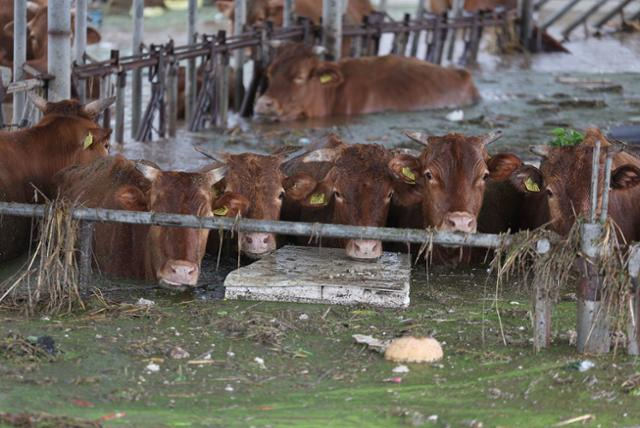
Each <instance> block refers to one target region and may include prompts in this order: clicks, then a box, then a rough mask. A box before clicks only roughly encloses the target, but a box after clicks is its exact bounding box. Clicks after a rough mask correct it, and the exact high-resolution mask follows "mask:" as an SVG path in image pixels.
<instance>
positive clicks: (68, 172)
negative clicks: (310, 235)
mask: <svg viewBox="0 0 640 428" xmlns="http://www.w3.org/2000/svg"><path fill="white" fill-rule="evenodd" d="M224 170H225V168H224V167H221V168H217V169H214V170H210V171H207V172H200V173H188V172H174V171H161V170H160V169H159V168H157V167H155V166H154V165H152V164H150V163H148V162H143V161H141V162H137V163H136V162H133V161H130V160H127V159H126V158H124V157H123V156H120V155H117V156H115V157H107V158H104V159H99V160H96V161H95V162H93V163H92V164H90V165H84V166H75V167H71V168H67V169H65V170H63V171H61V172H60V173H59V174H58V176H57V177H56V180H57V182H58V184H59V187H60V189H61V195H62V196H63V197H64V198H66V199H68V200H70V201H73V202H74V203H78V204H80V205H83V206H86V207H91V208H95V207H98V208H110V209H120V210H129V211H151V212H161V213H176V214H191V215H198V216H204V217H206V216H211V215H213V214H212V212H211V203H212V201H211V198H212V195H211V186H213V185H214V184H215V183H216V182H217V181H219V180H220V179H221V178H222V176H223V175H224ZM208 235H209V230H208V229H190V228H179V227H175V228H169V227H160V226H142V225H130V224H123V223H97V224H96V226H95V232H94V239H95V243H94V255H95V260H96V263H97V265H98V267H99V269H100V270H101V271H102V272H105V273H108V274H110V275H113V276H117V277H124V278H129V279H142V280H149V281H157V282H158V284H159V285H161V286H163V287H165V288H168V289H170V290H184V289H186V288H188V287H194V286H196V284H197V282H198V277H199V275H200V263H201V261H202V257H203V256H204V253H205V247H206V243H207V237H208Z"/></svg>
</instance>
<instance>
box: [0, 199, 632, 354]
mask: <svg viewBox="0 0 640 428" xmlns="http://www.w3.org/2000/svg"><path fill="white" fill-rule="evenodd" d="M50 209H51V206H50V205H49V206H45V205H33V204H22V203H13V202H0V217H1V216H4V215H8V216H19V217H30V218H44V217H45V216H46V215H47V213H48V210H50ZM69 215H70V216H71V217H72V218H73V219H76V220H79V221H80V226H79V229H80V231H79V249H78V252H79V270H80V285H85V286H86V285H87V284H88V283H89V281H90V279H91V275H92V267H91V265H92V246H93V225H94V223H96V222H111V223H127V224H138V225H156V226H163V227H185V228H201V229H209V230H228V231H236V232H264V233H277V234H282V235H294V236H310V237H317V238H323V237H327V238H352V239H375V240H381V241H391V242H401V243H415V244H422V245H429V246H433V245H448V246H471V247H484V248H493V249H499V248H504V247H505V246H507V245H510V244H511V243H512V242H513V240H514V238H513V236H512V235H508V234H500V235H497V234H485V233H472V234H464V233H458V232H447V231H434V230H431V229H400V228H389V227H361V226H349V225H339V224H322V223H303V222H285V221H269V220H252V219H244V218H227V217H217V216H214V217H198V216H192V215H180V214H170V213H152V212H138V211H122V210H111V209H101V208H82V207H75V208H72V209H70V211H69ZM585 226H587V229H589V226H593V225H592V224H586V225H583V229H584V228H585ZM583 235H584V236H586V237H587V239H586V240H585V239H584V236H583V242H586V244H584V245H586V247H587V248H586V250H587V251H585V253H586V254H587V256H593V253H590V252H589V251H588V250H589V248H591V247H589V246H594V245H595V243H594V241H593V239H590V238H593V236H594V235H593V233H591V234H589V233H587V232H584V233H583ZM551 245H552V242H550V240H549V239H547V238H541V239H538V240H537V241H536V252H537V254H538V256H540V257H542V256H544V255H545V254H547V253H549V251H550V249H551ZM591 251H592V252H593V249H592V250H591ZM598 251H599V249H598V248H596V251H595V253H598ZM628 270H629V276H630V277H631V282H632V284H633V288H632V289H631V290H630V294H629V307H630V309H631V312H630V319H629V322H628V324H627V339H628V343H627V352H628V353H629V354H631V355H639V354H640V324H639V322H640V318H639V314H638V311H639V309H640V287H638V274H639V270H640V245H638V246H635V247H632V249H631V250H630V256H629V261H628ZM544 274H545V273H544V272H540V271H535V272H534V279H533V290H532V297H533V298H532V300H533V345H534V349H535V350H536V351H539V350H541V349H543V348H547V347H549V346H550V344H551V312H552V297H551V296H550V293H549V292H548V291H547V290H544V289H543V286H542V285H541V284H542V281H539V280H538V276H543V275H544ZM596 282H598V280H597V277H596ZM579 294H580V293H579ZM578 297H579V298H578V317H577V333H578V338H577V349H578V351H579V352H581V353H596V354H600V353H606V352H609V349H610V335H609V324H608V315H603V313H605V308H604V307H603V305H601V302H599V301H594V300H589V299H590V298H589V297H588V296H582V297H581V296H580V295H579V296H578ZM591 299H595V298H593V297H591Z"/></svg>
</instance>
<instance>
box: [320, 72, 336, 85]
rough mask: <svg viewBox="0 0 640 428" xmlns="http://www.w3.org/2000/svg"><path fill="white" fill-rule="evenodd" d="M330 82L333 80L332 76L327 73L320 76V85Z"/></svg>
mask: <svg viewBox="0 0 640 428" xmlns="http://www.w3.org/2000/svg"><path fill="white" fill-rule="evenodd" d="M332 80H333V76H332V75H331V74H329V73H325V74H322V75H320V83H322V84H323V85H324V84H325V83H329V82H331V81H332Z"/></svg>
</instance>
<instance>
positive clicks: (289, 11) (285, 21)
mask: <svg viewBox="0 0 640 428" xmlns="http://www.w3.org/2000/svg"><path fill="white" fill-rule="evenodd" d="M292 15H293V0H284V7H283V8H282V26H283V27H284V28H289V27H290V26H291V16H292Z"/></svg>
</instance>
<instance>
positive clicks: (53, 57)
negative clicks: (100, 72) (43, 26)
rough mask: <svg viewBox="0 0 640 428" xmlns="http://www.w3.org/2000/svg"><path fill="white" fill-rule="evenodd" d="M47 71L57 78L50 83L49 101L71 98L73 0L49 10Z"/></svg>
mask: <svg viewBox="0 0 640 428" xmlns="http://www.w3.org/2000/svg"><path fill="white" fill-rule="evenodd" d="M47 20H48V23H49V28H48V31H47V33H48V43H47V56H48V64H47V71H48V72H49V74H51V75H53V76H55V77H56V78H55V79H53V80H52V81H51V82H50V83H49V93H48V99H49V101H60V100H66V99H68V98H70V97H71V0H58V1H57V2H52V4H50V5H49V7H48V9H47Z"/></svg>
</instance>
